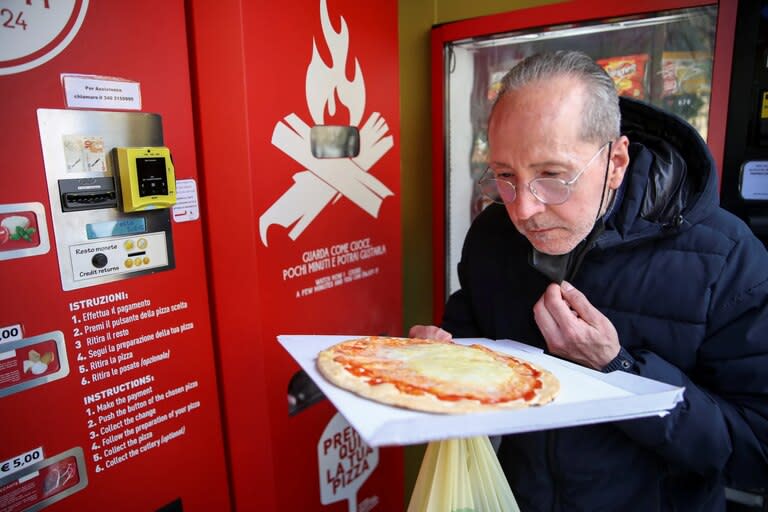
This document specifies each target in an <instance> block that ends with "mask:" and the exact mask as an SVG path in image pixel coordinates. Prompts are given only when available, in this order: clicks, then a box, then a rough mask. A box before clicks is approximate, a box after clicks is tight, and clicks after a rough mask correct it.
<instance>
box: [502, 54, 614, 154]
mask: <svg viewBox="0 0 768 512" xmlns="http://www.w3.org/2000/svg"><path fill="white" fill-rule="evenodd" d="M562 75H569V76H572V77H574V78H577V79H578V80H580V81H581V82H582V83H583V84H584V86H585V88H586V92H587V98H586V100H585V102H584V105H583V112H582V119H581V137H582V139H583V140H585V141H591V142H598V143H604V142H608V141H609V140H614V139H616V138H617V137H618V136H619V135H620V134H621V112H620V111H619V96H618V94H617V93H616V87H615V85H614V83H613V80H612V79H611V77H610V76H608V73H606V72H605V70H604V69H603V68H602V67H600V65H599V64H597V63H596V62H595V61H594V60H592V58H591V57H590V56H588V55H587V54H585V53H582V52H578V51H568V50H558V51H556V52H552V53H538V54H535V55H531V56H530V57H527V58H526V59H524V60H523V61H522V62H520V63H519V64H517V65H516V66H515V67H513V68H512V69H511V70H510V71H509V72H508V73H507V74H506V75H505V76H504V78H502V80H501V89H500V90H499V94H498V96H497V97H496V101H495V103H494V104H493V108H492V109H491V114H492V113H493V109H495V108H496V105H497V104H498V102H499V100H500V99H501V98H502V97H503V96H504V95H505V94H508V93H510V92H512V91H515V90H517V89H520V88H522V87H524V86H526V85H528V84H530V83H532V82H537V81H539V80H549V79H551V78H554V77H556V76H562Z"/></svg>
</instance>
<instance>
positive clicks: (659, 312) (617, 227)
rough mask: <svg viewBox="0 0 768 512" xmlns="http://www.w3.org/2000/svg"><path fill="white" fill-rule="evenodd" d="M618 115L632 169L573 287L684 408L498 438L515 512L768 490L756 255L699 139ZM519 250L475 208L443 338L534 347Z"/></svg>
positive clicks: (535, 289) (764, 291)
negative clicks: (721, 202) (721, 197)
mask: <svg viewBox="0 0 768 512" xmlns="http://www.w3.org/2000/svg"><path fill="white" fill-rule="evenodd" d="M621 106H622V116H623V121H622V131H623V132H624V134H625V135H627V136H628V137H629V139H630V142H631V145H630V156H631V164H630V168H629V170H628V171H627V173H626V176H625V179H624V183H623V184H622V186H621V189H620V191H619V193H618V194H617V199H616V204H614V206H613V209H612V210H611V212H610V214H609V215H608V218H607V220H606V230H605V232H604V233H603V234H602V235H601V236H600V237H599V238H598V239H597V241H596V243H595V245H594V246H593V247H592V248H591V249H590V250H589V252H588V253H587V254H586V256H585V258H584V260H583V262H582V265H581V268H580V269H579V271H578V273H577V274H576V276H575V277H574V278H573V279H572V282H573V284H574V286H575V287H576V288H577V289H579V290H581V291H582V292H583V293H584V294H585V295H586V296H587V298H588V299H589V300H590V302H591V303H592V304H593V305H594V306H595V307H597V308H598V309H600V311H602V313H603V314H604V315H606V316H607V317H608V318H609V319H610V320H611V321H612V322H613V324H614V326H615V327H616V329H617V331H618V334H619V340H620V341H621V344H622V347H623V349H625V350H626V351H627V352H628V353H629V354H630V355H631V357H632V358H633V359H634V366H633V367H632V369H631V371H634V372H635V373H637V374H639V375H641V376H644V377H648V378H651V379H656V380H659V381H662V382H666V383H668V384H672V385H676V386H684V387H685V393H684V400H683V402H682V403H680V404H678V406H677V407H676V408H675V409H674V410H673V411H672V412H671V414H669V415H667V416H665V417H663V418H659V417H654V418H644V419H639V420H630V421H623V422H616V423H607V424H600V425H593V426H584V427H573V428H566V429H558V430H552V431H547V432H533V433H528V434H518V435H510V436H505V437H504V438H503V441H502V444H501V447H500V449H499V458H500V461H501V463H502V466H503V468H504V471H505V472H506V474H507V477H508V479H509V481H510V484H511V485H512V489H513V491H514V493H515V496H516V497H517V499H518V502H519V504H520V507H521V509H522V510H523V511H524V512H530V511H540V510H541V511H558V510H567V511H581V510H583V511H590V512H596V511H601V510H604V511H617V510H621V511H633V510H637V511H644V512H648V511H654V510H664V511H667V510H682V511H709V510H712V511H715V510H724V509H725V498H724V487H725V486H726V485H731V486H736V487H739V488H765V487H768V254H766V251H765V248H764V246H763V244H762V243H761V242H760V241H759V240H757V239H756V238H755V237H754V236H753V235H752V233H751V232H750V230H749V229H748V228H747V227H746V226H745V225H744V223H742V222H741V221H740V220H739V219H737V218H736V217H734V216H733V215H731V214H729V213H728V212H726V211H725V210H722V209H721V208H719V206H718V191H717V174H716V170H715V165H714V162H713V160H712V157H711V155H710V154H709V151H708V149H707V147H706V145H705V143H704V142H703V141H702V139H701V138H700V137H699V136H698V134H697V133H696V131H695V130H694V129H693V128H692V127H691V126H689V125H688V124H687V123H685V122H684V121H681V120H680V119H678V118H676V117H673V116H670V115H668V114H666V113H664V112H662V111H660V110H658V109H655V108H653V107H651V106H648V105H645V104H642V103H638V102H633V101H629V100H625V99H623V98H622V100H621ZM529 251H530V244H529V243H528V241H527V240H526V239H525V238H524V237H523V236H522V235H520V234H519V233H518V232H517V231H516V230H515V228H514V226H513V225H512V223H511V221H510V220H509V218H508V216H507V214H506V211H505V209H504V208H503V207H502V206H498V205H493V206H490V207H489V208H487V209H486V210H485V211H484V212H483V213H482V214H481V215H480V216H478V218H477V219H476V220H475V221H474V222H473V224H472V226H471V228H470V230H469V233H468V234H467V237H466V240H465V245H464V249H463V252H462V259H461V262H460V263H459V277H460V282H461V289H460V290H459V291H458V292H456V293H454V294H453V295H452V296H451V297H450V299H449V300H448V303H447V304H446V309H445V314H444V318H443V324H442V325H443V327H444V328H445V329H446V330H448V331H449V332H451V333H452V334H453V335H454V337H474V336H482V337H488V338H494V339H506V338H509V339H515V340H519V341H522V342H525V343H528V344H530V345H534V346H537V347H542V348H545V344H544V339H543V338H542V336H541V333H540V332H539V330H538V328H537V326H536V323H535V321H534V319H533V305H534V304H535V303H536V301H537V300H538V299H539V298H540V297H541V295H542V294H543V293H544V289H545V288H546V287H547V285H548V284H549V281H548V280H547V279H546V278H545V277H544V276H543V275H542V274H540V273H539V272H537V271H536V270H534V269H533V268H532V267H531V266H530V265H529V264H528V253H529Z"/></svg>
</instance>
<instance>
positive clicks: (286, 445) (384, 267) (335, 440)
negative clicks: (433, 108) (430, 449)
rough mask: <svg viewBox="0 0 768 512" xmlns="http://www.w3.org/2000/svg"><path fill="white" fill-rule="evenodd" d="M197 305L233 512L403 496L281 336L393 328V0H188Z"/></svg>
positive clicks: (385, 455) (322, 507)
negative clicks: (213, 374)
mask: <svg viewBox="0 0 768 512" xmlns="http://www.w3.org/2000/svg"><path fill="white" fill-rule="evenodd" d="M190 15H191V16H190V19H191V22H192V27H193V35H194V47H193V56H194V65H195V73H194V83H195V87H196V92H197V95H196V108H197V113H198V120H199V124H198V126H199V135H200V141H201V144H202V146H203V148H204V151H203V153H202V157H203V158H202V167H203V175H204V183H203V189H204V192H203V194H204V197H205V202H206V204H207V205H208V218H207V229H208V234H209V239H210V241H211V245H210V262H211V265H210V269H211V276H212V280H211V283H212V288H211V289H212V304H213V305H214V319H215V332H216V336H217V339H218V341H219V348H220V350H219V354H220V359H219V365H220V375H221V378H222V386H223V395H222V396H223V400H224V408H225V425H226V436H227V442H228V443H227V445H228V453H229V459H230V461H231V468H232V482H233V496H234V501H235V505H236V507H237V508H238V509H239V510H252V509H255V508H258V509H259V510H305V511H311V510H317V511H326V510H327V511H358V512H367V511H371V510H373V511H383V510H398V509H401V508H402V506H403V467H402V464H403V462H402V450H401V449H399V448H372V447H369V446H367V445H366V444H365V443H364V442H362V440H361V439H360V437H359V435H357V433H356V432H355V431H354V430H353V429H352V427H351V426H350V425H349V423H348V422H347V420H346V419H344V417H343V416H341V415H340V414H339V413H337V411H336V410H335V409H334V408H333V407H332V406H331V404H330V403H329V402H328V401H327V400H324V397H323V395H322V394H321V393H320V392H319V391H318V389H317V388H316V387H315V386H314V385H313V383H312V382H311V381H310V379H309V378H308V377H307V375H306V374H305V373H303V372H302V371H300V367H299V365H298V364H297V363H296V362H295V361H294V360H293V358H292V357H291V356H290V355H289V354H288V352H286V351H285V350H284V349H283V348H282V346H281V345H280V344H279V343H278V341H277V335H279V334H349V335H368V334H386V335H401V334H402V333H401V329H402V326H401V323H402V320H401V316H402V311H401V309H402V308H401V272H400V268H401V254H400V252H401V251H400V231H401V226H400V199H399V196H400V158H399V147H400V141H399V94H398V88H399V85H398V39H397V2H395V1H385V2H377V3H376V5H375V6H372V5H370V4H367V3H365V2H355V1H351V0H327V1H326V0H298V1H293V2H281V3H269V2H251V1H246V0H227V1H220V2H215V3H214V2H207V1H199V2H192V3H191V10H190Z"/></svg>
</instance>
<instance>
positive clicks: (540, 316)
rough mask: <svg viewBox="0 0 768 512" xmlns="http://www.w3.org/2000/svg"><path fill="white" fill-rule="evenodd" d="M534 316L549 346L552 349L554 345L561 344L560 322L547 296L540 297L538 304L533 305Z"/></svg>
mask: <svg viewBox="0 0 768 512" xmlns="http://www.w3.org/2000/svg"><path fill="white" fill-rule="evenodd" d="M545 295H546V294H545ZM533 318H534V319H535V320H536V325H538V326H539V330H540V331H541V334H542V335H543V336H544V339H545V340H546V342H547V346H548V347H549V348H550V350H552V349H553V348H554V346H556V345H558V344H559V342H560V339H561V338H562V336H561V335H560V327H559V326H558V322H557V321H556V320H555V317H554V316H553V315H552V312H551V311H550V309H549V307H548V304H547V300H546V297H542V298H541V299H539V301H538V302H537V303H536V305H535V306H533Z"/></svg>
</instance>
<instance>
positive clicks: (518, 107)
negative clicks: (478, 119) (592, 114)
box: [488, 77, 629, 255]
mask: <svg viewBox="0 0 768 512" xmlns="http://www.w3.org/2000/svg"><path fill="white" fill-rule="evenodd" d="M584 94H585V92H584V87H583V85H582V84H581V83H580V82H579V81H578V80H575V79H573V78H571V77H559V78H555V79H552V80H548V81H541V82H535V83H531V84H529V85H527V86H526V87H524V88H522V89H519V90H517V91H514V92H510V93H507V94H506V95H505V96H504V97H503V98H501V99H500V100H499V103H498V104H497V105H496V107H495V109H494V112H493V116H492V118H491V121H490V124H489V127H488V141H489V145H490V155H489V156H490V158H489V164H490V166H491V168H492V169H493V172H494V174H496V177H497V178H502V179H506V180H508V181H510V182H512V183H513V184H514V185H515V186H516V190H517V197H515V199H514V201H512V202H508V203H505V206H506V209H507V213H508V214H509V218H510V219H511V220H512V223H513V224H514V225H515V227H516V228H517V230H518V231H519V232H520V233H522V234H523V235H524V236H525V237H526V238H527V239H528V240H529V241H530V242H531V244H532V245H533V246H534V247H535V248H536V249H537V250H538V251H539V252H542V253H545V254H553V255H554V254H566V253H568V252H570V251H571V250H573V249H574V247H576V245H578V244H579V242H581V241H582V240H583V239H584V238H585V237H586V236H587V235H588V234H589V232H590V231H591V230H592V227H593V225H594V222H595V218H596V217H597V210H598V207H599V206H600V195H601V193H602V191H603V182H604V180H605V169H606V163H607V159H608V158H609V153H608V147H606V148H605V149H604V150H603V151H602V152H601V153H600V154H599V155H598V156H597V158H595V159H594V160H592V162H591V163H589V166H588V167H587V168H586V169H585V171H584V173H583V174H582V175H581V177H580V178H579V179H578V180H577V181H576V183H574V184H573V185H572V186H571V195H570V197H569V198H568V200H567V201H566V202H565V203H563V204H559V205H547V204H543V203H541V202H540V201H539V200H538V199H536V198H535V197H534V196H533V195H532V194H531V192H530V190H529V188H528V183H529V182H530V181H531V180H533V179H535V178H541V177H548V178H559V179H562V180H565V181H568V180H570V179H572V178H573V177H574V176H576V174H577V173H578V172H579V171H580V170H581V169H582V168H583V167H584V166H585V165H586V164H587V163H588V162H589V161H590V158H592V156H593V155H595V153H596V152H598V150H599V149H600V147H601V146H602V145H603V144H604V143H606V142H608V141H600V142H586V141H584V140H582V139H581V137H580V136H579V131H580V130H579V128H580V126H581V120H582V118H583V116H582V114H581V109H582V104H583V102H584ZM627 144H628V141H627V139H626V137H621V138H620V139H619V141H616V142H614V144H613V149H612V151H611V156H610V158H611V165H610V167H609V177H608V183H607V185H606V198H607V195H608V193H609V191H610V190H615V189H616V188H618V187H619V185H620V184H621V180H622V179H623V176H624V169H625V168H626V165H627V163H628V161H629V158H628V155H627ZM606 201H607V199H606V200H605V201H604V202H603V208H605V206H606V204H605V202H606Z"/></svg>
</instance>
